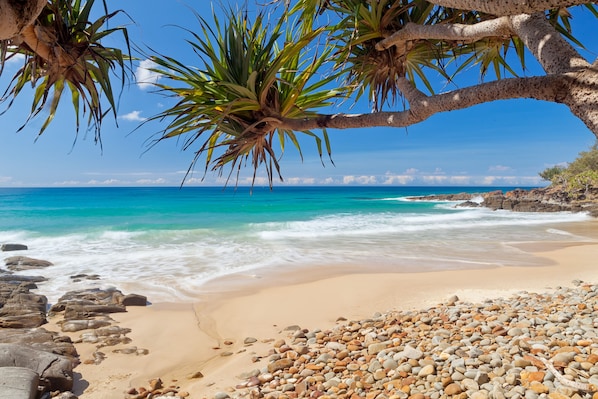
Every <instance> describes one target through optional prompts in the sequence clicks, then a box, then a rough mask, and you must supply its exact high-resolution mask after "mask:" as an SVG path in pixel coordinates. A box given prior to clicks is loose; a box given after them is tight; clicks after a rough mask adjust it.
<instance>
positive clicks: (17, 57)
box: [6, 53, 25, 65]
mask: <svg viewBox="0 0 598 399" xmlns="http://www.w3.org/2000/svg"><path fill="white" fill-rule="evenodd" d="M24 61H25V55H23V54H21V53H16V54H14V55H13V56H11V57H10V58H8V59H7V60H6V64H7V65H11V64H21V65H22V64H23V62H24Z"/></svg>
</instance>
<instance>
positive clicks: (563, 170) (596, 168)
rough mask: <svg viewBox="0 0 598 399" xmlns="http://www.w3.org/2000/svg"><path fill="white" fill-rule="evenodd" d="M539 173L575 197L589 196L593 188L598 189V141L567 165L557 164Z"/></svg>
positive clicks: (555, 187)
mask: <svg viewBox="0 0 598 399" xmlns="http://www.w3.org/2000/svg"><path fill="white" fill-rule="evenodd" d="M539 175H540V177H541V178H543V179H544V180H548V181H550V182H551V186H552V187H553V189H559V190H561V191H563V192H564V193H566V194H567V196H569V197H571V198H573V199H579V198H587V197H588V196H590V195H591V194H592V191H593V190H595V191H598V142H596V143H594V145H593V146H592V147H591V148H590V149H589V150H587V151H582V152H580V153H579V156H578V157H577V158H576V159H575V160H574V161H573V162H571V163H570V164H568V165H567V166H562V165H555V166H553V167H550V168H547V169H545V170H543V171H542V172H540V173H539Z"/></svg>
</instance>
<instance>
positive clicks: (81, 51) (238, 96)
mask: <svg viewBox="0 0 598 399" xmlns="http://www.w3.org/2000/svg"><path fill="white" fill-rule="evenodd" d="M92 3H93V1H92V0H90V1H88V2H87V3H85V4H82V3H81V1H79V0H48V1H39V0H24V1H13V0H0V40H2V42H1V44H2V47H1V49H2V63H3V62H4V60H5V59H6V58H7V57H10V56H14V55H15V54H23V55H24V56H25V60H26V61H25V64H24V66H23V68H21V70H19V71H18V72H17V74H16V75H15V77H14V78H13V80H12V81H11V84H10V86H9V88H8V89H7V91H6V93H5V95H4V96H3V98H2V99H3V100H4V101H7V99H11V98H12V99H14V98H15V97H16V96H18V95H19V94H20V93H22V88H23V87H24V85H25V82H29V81H31V82H33V84H34V86H35V87H36V89H35V92H34V96H33V104H32V108H31V113H32V115H36V114H38V113H39V112H40V111H41V110H42V108H44V106H45V104H47V103H48V102H49V105H50V107H49V108H50V113H49V116H48V117H47V119H46V122H45V123H44V124H43V126H42V129H41V132H43V130H44V129H45V128H46V127H47V125H48V123H49V122H50V121H51V120H52V118H53V116H54V112H55V111H56V105H57V104H58V101H59V100H60V98H61V93H62V92H63V89H64V87H65V86H67V87H68V88H69V89H70V91H71V93H72V96H71V98H72V103H73V106H74V108H75V110H76V112H77V115H79V114H80V113H83V114H85V113H86V112H88V113H89V120H88V124H89V125H90V126H95V128H96V134H97V135H98V137H99V132H100V130H99V129H100V123H101V121H102V118H103V117H104V115H105V114H106V112H105V110H104V109H103V108H102V101H101V100H100V96H101V95H103V96H105V99H106V101H107V104H108V107H109V109H111V110H112V111H113V112H115V103H114V97H113V93H112V86H111V84H110V77H109V76H108V74H109V72H110V71H112V70H121V71H124V70H125V60H126V58H127V57H126V55H125V53H128V51H127V52H123V51H121V50H119V49H117V48H106V47H103V46H102V45H101V44H100V40H101V39H102V38H104V37H106V36H107V35H112V34H113V33H117V32H119V33H121V34H123V35H124V37H125V42H126V43H127V45H126V46H127V47H128V38H127V31H126V29H124V28H121V27H118V28H112V29H107V28H105V22H106V21H107V20H108V19H110V18H111V17H112V16H114V15H115V13H108V11H107V10H106V11H105V13H104V15H103V16H102V17H100V18H99V19H98V20H96V21H94V22H91V21H89V19H90V18H89V16H90V13H89V9H90V7H91V4H92ZM104 6H105V3H104ZM256 7H261V11H259V10H258V12H254V11H255V9H252V12H251V13H249V12H243V11H238V10H237V9H236V8H234V7H232V6H231V7H230V8H228V9H227V10H228V11H227V12H226V13H225V17H224V19H222V18H221V20H218V19H217V18H216V19H214V20H213V21H212V20H208V19H207V18H206V17H205V16H203V17H202V16H199V15H198V18H197V19H198V23H197V26H195V27H187V28H186V29H188V33H189V35H190V38H189V39H188V44H189V48H190V49H191V50H192V52H193V53H194V54H195V55H196V57H197V58H196V62H195V63H190V62H187V61H185V62H182V61H181V60H180V59H177V56H176V55H173V54H165V53H164V52H155V51H153V50H148V51H147V52H148V53H149V54H150V55H148V57H149V58H150V59H151V60H152V61H153V62H154V64H153V65H154V67H153V68H152V70H153V72H155V73H158V74H160V75H162V77H163V79H160V80H159V81H158V82H157V83H155V84H156V86H157V91H158V92H160V93H162V94H163V95H166V96H169V97H172V99H173V101H172V102H171V103H170V104H171V106H169V107H168V108H166V109H165V110H164V111H163V112H161V113H160V114H158V115H156V116H154V117H153V118H151V119H150V120H149V121H148V122H151V121H161V122H164V123H165V126H166V127H165V128H164V129H163V130H162V131H160V133H159V134H158V138H157V140H155V142H156V143H159V142H161V141H163V140H166V139H171V138H178V139H180V138H183V143H184V148H185V149H190V150H193V151H194V153H195V156H194V158H193V162H192V164H191V168H193V167H194V166H195V165H196V162H197V161H198V160H200V159H202V158H203V160H204V161H205V168H206V170H208V169H210V168H212V169H215V170H218V171H220V172H223V171H224V170H225V168H229V167H230V173H234V172H235V171H237V172H238V171H239V170H240V168H241V167H243V166H244V165H246V164H249V165H250V167H252V168H253V169H254V178H255V171H257V169H258V168H260V167H262V166H263V167H265V169H266V171H267V175H268V178H269V179H270V183H272V180H273V179H274V178H275V177H276V176H278V177H280V164H279V160H280V157H281V155H282V154H283V152H284V150H285V147H286V146H288V145H291V146H292V147H295V148H297V149H298V150H299V152H301V146H302V143H303V141H302V140H301V139H300V138H299V136H298V133H300V134H305V135H307V136H308V137H309V138H312V139H313V140H314V142H315V143H316V146H317V148H318V151H319V153H320V155H321V156H322V155H323V154H324V151H326V152H328V153H329V152H330V143H329V140H328V135H327V129H331V128H334V129H348V128H368V127H374V126H387V127H406V126H410V125H413V124H416V123H420V122H422V121H424V120H426V119H427V118H429V117H430V116H432V115H434V114H438V113H441V112H447V111H453V110H458V109H463V108H467V107H472V106H475V105H478V104H483V103H488V102H493V101H498V100H510V99H521V98H524V99H534V100H540V101H548V102H553V103H559V104H563V105H564V106H566V107H568V109H569V110H570V111H571V112H572V114H573V115H575V116H576V117H577V118H579V119H580V120H581V121H582V122H583V123H584V124H585V125H586V126H587V127H588V129H589V130H590V131H591V132H592V133H594V134H595V135H596V136H597V137H598V59H596V55H595V54H594V55H588V54H592V53H591V52H589V51H585V50H584V44H587V43H584V40H585V41H589V42H590V43H593V44H595V40H596V38H595V37H587V36H586V37H579V35H576V32H577V31H576V25H575V23H576V21H575V20H574V19H573V18H572V12H574V11H577V10H584V12H585V13H587V14H588V15H591V16H592V21H594V20H595V19H598V11H597V9H596V5H595V2H587V1H583V0H271V1H270V2H268V3H266V4H263V5H260V6H256ZM213 14H214V15H217V13H213ZM10 21H12V22H10ZM9 22H10V23H9ZM172 22H176V21H172ZM127 50H128V48H127ZM530 58H533V59H534V60H535V63H536V64H537V65H539V68H540V71H541V73H535V72H534V73H533V74H530V73H528V68H527V65H528V63H529V60H530ZM472 72H473V73H477V75H478V76H479V77H481V78H482V79H478V80H476V82H475V83H474V84H471V83H470V82H471V79H470V80H469V81H468V80H465V81H464V82H466V83H465V84H464V83H463V81H460V80H459V78H460V77H462V76H463V75H467V76H470V75H471V74H472ZM119 77H120V79H121V80H122V81H123V82H124V79H125V75H124V72H123V73H122V74H121V75H119ZM438 81H443V82H445V83H446V84H445V85H444V86H442V87H440V90H438V89H439V85H438V84H437V82H438ZM81 99H83V100H82V101H83V108H82V109H81V108H80V104H79V103H80V101H81ZM360 99H361V100H360ZM356 101H363V102H368V103H370V104H371V109H372V111H371V112H367V113H362V114H347V113H343V112H337V111H339V110H340V109H343V108H350V107H351V105H352V104H353V103H355V102H356ZM8 104H9V106H10V104H11V102H9V103H8ZM77 123H78V122H77ZM41 132H40V133H41ZM191 168H190V170H191Z"/></svg>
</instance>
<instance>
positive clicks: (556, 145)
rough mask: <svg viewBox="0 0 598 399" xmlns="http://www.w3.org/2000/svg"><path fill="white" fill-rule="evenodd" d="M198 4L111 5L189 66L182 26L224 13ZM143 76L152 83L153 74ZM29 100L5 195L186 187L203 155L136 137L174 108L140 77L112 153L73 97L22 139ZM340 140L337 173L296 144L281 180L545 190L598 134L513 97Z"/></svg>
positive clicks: (593, 46) (110, 143)
mask: <svg viewBox="0 0 598 399" xmlns="http://www.w3.org/2000/svg"><path fill="white" fill-rule="evenodd" d="M250 1H251V0H250ZM193 3H194V2H190V1H189V2H187V3H184V2H179V1H172V0H169V1H166V0H144V1H141V0H133V1H127V2H125V3H123V2H117V1H108V4H109V6H110V7H111V9H116V8H118V7H123V4H125V6H124V7H125V8H124V9H125V10H126V11H127V13H128V14H129V15H130V16H131V18H132V19H133V20H134V21H135V23H132V22H130V21H129V22H128V23H129V27H128V28H129V34H130V36H131V40H132V41H134V42H135V43H136V44H137V45H139V46H141V47H144V46H151V47H152V48H154V49H155V50H157V51H159V52H161V53H164V54H167V55H170V56H174V57H177V58H181V59H189V62H193V61H192V60H193V58H191V57H190V51H189V47H188V45H187V44H186V43H185V41H184V40H185V39H187V38H189V36H188V34H185V32H183V31H182V30H181V29H180V28H177V27H174V26H172V25H173V24H176V25H180V26H183V27H186V28H195V27H196V26H197V23H196V21H195V17H194V16H193V14H192V13H191V12H190V10H189V8H188V7H189V5H191V6H192V7H193V8H195V9H196V10H197V11H198V12H199V13H200V14H202V15H203V16H206V17H209V16H210V14H211V13H212V11H211V7H210V3H209V2H208V1H203V0H202V1H197V2H195V4H193ZM99 4H100V2H98V5H99ZM165 4H168V6H167V7H164V5H165ZM98 9H99V8H98ZM122 22H126V21H125V20H122ZM574 24H579V26H580V28H581V30H580V31H579V32H580V33H578V34H577V37H579V38H582V39H583V38H587V37H594V35H595V26H596V25H595V24H596V19H595V18H592V17H591V16H590V15H589V14H588V13H585V12H584V13H579V14H575V17H574ZM574 26H575V25H574ZM586 44H587V45H589V46H590V47H589V51H588V52H585V53H584V55H585V56H587V57H588V58H590V59H592V60H593V59H594V58H595V57H597V54H598V43H596V42H594V43H586ZM18 66H19V64H18V63H16V62H15V63H9V64H8V65H6V67H5V71H4V73H3V76H2V77H1V78H0V86H1V88H2V90H4V88H5V87H6V83H7V80H8V78H10V77H12V73H11V72H13V73H14V71H16V69H17V68H18ZM136 66H138V65H137V64H136ZM529 68H530V69H529V71H528V74H530V75H533V74H534V73H535V72H537V68H538V67H537V66H535V65H533V64H531V65H530V66H529ZM136 76H137V79H147V77H144V74H143V71H142V70H138V73H137V75H136ZM468 79H469V80H470V82H474V83H475V82H476V81H478V79H479V76H478V75H477V74H475V73H472V74H471V75H470V76H469V77H468ZM438 83H439V84H441V82H438ZM22 97H23V98H21V99H19V100H18V101H17V102H16V104H15V105H14V106H13V107H12V108H11V109H10V111H8V112H7V113H5V114H4V115H2V116H0V126H1V142H0V186H2V187H23V186H43V187H62V186H68V187H72V186H138V185H151V186H159V185H165V186H176V185H179V184H180V183H181V181H182V179H183V176H184V175H185V173H186V171H187V168H188V166H189V164H190V162H191V160H192V158H193V153H192V152H191V151H182V148H181V145H180V143H177V142H176V140H171V142H168V141H164V142H162V143H160V144H159V145H157V146H155V147H152V148H148V140H151V138H152V135H153V134H154V133H156V132H158V131H159V130H160V128H161V127H162V128H163V127H164V126H163V125H162V126H161V125H160V124H158V123H154V124H147V125H144V126H143V127H142V128H140V129H137V130H135V128H137V127H138V125H139V123H140V122H141V121H143V120H144V118H148V117H151V116H153V115H155V114H157V113H159V112H160V111H161V110H163V109H164V106H165V105H166V104H167V103H168V101H169V100H168V99H165V98H162V97H160V96H159V95H157V94H155V93H152V91H151V90H150V89H148V87H147V85H143V84H138V83H137V82H135V81H131V82H130V84H129V85H128V87H126V88H125V90H124V91H123V93H122V96H121V99H120V102H119V109H118V114H119V117H118V127H117V126H116V124H115V123H114V121H113V120H111V119H110V118H106V120H105V122H104V125H103V130H102V142H103V146H102V148H100V147H99V146H98V145H96V144H95V143H94V140H93V134H91V133H90V134H89V135H88V137H86V135H85V131H81V132H80V133H79V136H78V138H77V139H76V142H75V132H74V118H73V111H72V109H71V108H69V106H68V105H69V103H68V98H65V100H64V101H63V102H64V104H62V106H61V107H60V109H59V114H58V115H57V117H56V119H55V121H54V122H53V123H52V124H51V125H50V127H49V128H48V129H47V131H46V132H45V133H44V134H43V135H42V136H41V137H39V138H38V139H37V140H36V136H37V131H38V130H39V127H40V125H41V123H42V120H33V121H32V122H30V123H29V124H28V126H27V127H26V128H25V129H24V130H22V131H21V132H19V133H16V130H17V129H18V128H19V127H20V126H21V125H22V124H23V122H24V121H25V120H26V118H27V115H28V110H29V107H30V98H25V97H26V96H22ZM0 109H2V110H3V109H4V107H2V108H0ZM366 109H367V105H366V104H358V105H357V106H356V107H355V108H354V109H349V108H348V104H345V105H343V106H342V108H341V109H339V112H349V113H351V112H357V111H362V110H366ZM329 135H330V138H331V142H332V157H333V161H334V165H333V164H331V163H330V162H329V161H328V159H324V166H322V162H321V161H320V158H319V156H318V154H317V150H316V148H315V145H312V144H311V141H309V142H306V145H305V146H304V148H303V151H304V152H303V161H302V160H301V159H300V158H299V156H298V155H297V153H296V151H294V149H293V148H291V146H288V147H287V151H286V153H285V155H284V157H283V158H282V161H281V166H282V174H283V177H284V178H285V181H284V183H280V182H278V181H276V182H275V185H280V184H289V185H305V184H308V185H364V184H370V185H385V184H391V185H463V186H467V185H492V186H536V185H543V184H545V182H542V181H541V179H540V178H539V177H538V172H540V171H542V170H543V169H545V168H546V167H549V166H553V165H555V164H562V163H565V162H568V161H572V160H573V159H575V157H576V156H577V154H578V153H579V152H580V151H584V150H586V149H588V148H589V147H590V146H591V145H592V144H593V143H594V142H595V137H594V135H593V134H592V133H591V132H590V131H589V129H588V128H587V127H585V126H584V125H583V123H581V122H580V121H579V120H578V119H576V118H575V117H574V116H573V115H571V114H570V112H569V110H568V109H567V108H566V107H565V106H562V105H558V104H552V103H542V102H538V101H532V100H515V101H501V102H496V103H491V104H484V105H480V106H476V107H473V108H470V109H466V110H461V111H454V112H449V113H444V114H439V115H435V116H433V117H431V118H430V119H428V120H426V121H424V122H422V123H420V124H418V125H415V126H411V127H409V128H407V129H396V128H370V129H352V130H330V131H329ZM251 175H252V171H251V170H249V169H246V170H244V171H243V173H242V175H241V178H240V181H239V184H241V185H243V184H249V183H250V179H251ZM264 176H265V174H264V173H263V171H260V173H259V174H258V180H257V183H258V184H264V183H265V179H264ZM202 177H203V164H200V165H199V168H198V169H197V170H196V171H195V173H193V174H192V176H191V177H190V178H189V179H188V180H187V183H186V184H188V185H219V186H222V185H223V184H224V180H223V178H221V177H219V176H218V175H217V174H216V173H212V172H208V174H207V175H206V176H205V178H204V179H203V181H202Z"/></svg>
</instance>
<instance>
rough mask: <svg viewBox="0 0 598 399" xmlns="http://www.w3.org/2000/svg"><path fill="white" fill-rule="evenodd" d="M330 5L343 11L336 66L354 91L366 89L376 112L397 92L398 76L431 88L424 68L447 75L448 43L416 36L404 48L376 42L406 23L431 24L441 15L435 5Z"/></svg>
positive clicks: (419, 1) (368, 1)
mask: <svg viewBox="0 0 598 399" xmlns="http://www.w3.org/2000/svg"><path fill="white" fill-rule="evenodd" d="M332 4H333V5H332V9H333V10H335V11H336V12H337V13H338V14H339V15H340V16H341V19H342V20H341V22H340V23H339V24H338V25H336V26H335V30H336V32H337V33H336V34H335V40H336V43H337V60H338V61H337V65H336V66H337V68H339V69H341V70H343V71H344V72H346V76H347V78H348V79H347V84H348V86H349V87H354V88H355V90H356V96H357V97H358V98H359V97H360V96H361V95H363V94H365V93H367V94H368V97H369V99H370V100H371V101H372V102H373V105H374V110H376V111H378V110H380V109H381V108H382V106H383V105H384V104H385V103H386V102H388V101H390V102H391V103H394V101H395V100H396V99H397V98H399V97H400V96H401V93H400V90H399V88H398V87H397V83H396V82H397V78H398V77H407V78H408V79H410V80H412V81H413V82H415V80H416V79H417V80H418V81H421V82H423V84H424V85H425V86H426V87H427V88H428V90H429V91H430V92H433V89H432V85H431V84H430V82H429V80H428V77H427V75H426V73H425V69H431V70H433V71H435V72H436V73H438V74H440V75H441V76H444V77H445V78H447V79H448V78H449V76H448V75H447V74H446V72H445V71H444V65H443V63H442V60H444V59H446V58H447V57H448V56H449V48H448V47H447V46H443V45H442V43H441V42H439V41H433V40H418V41H414V42H413V43H410V44H409V46H408V48H407V49H397V48H396V47H391V48H389V49H387V50H384V51H378V50H376V48H375V46H376V43H378V42H379V41H380V40H382V39H383V38H385V37H386V36H388V35H390V34H392V33H393V32H396V31H397V30H399V29H401V28H402V27H403V26H405V25H406V24H407V23H408V22H413V23H419V24H433V23H437V22H438V20H439V19H440V14H439V13H438V10H439V8H438V7H435V6H434V5H432V4H430V3H428V2H427V1H424V0H415V1H405V0H400V1H391V0H333V1H332Z"/></svg>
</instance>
